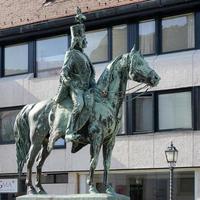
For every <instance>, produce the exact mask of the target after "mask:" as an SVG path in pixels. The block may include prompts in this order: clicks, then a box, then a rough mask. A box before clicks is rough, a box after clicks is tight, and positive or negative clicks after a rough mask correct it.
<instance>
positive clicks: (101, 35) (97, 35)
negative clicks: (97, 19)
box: [85, 29, 108, 62]
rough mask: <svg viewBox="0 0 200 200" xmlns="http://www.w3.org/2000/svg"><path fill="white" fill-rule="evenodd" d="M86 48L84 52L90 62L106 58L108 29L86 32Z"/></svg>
mask: <svg viewBox="0 0 200 200" xmlns="http://www.w3.org/2000/svg"><path fill="white" fill-rule="evenodd" d="M86 38H87V42H88V44H87V48H86V49H85V53H86V54H87V55H88V56H89V58H90V59H91V61H92V62H102V61H107V60H108V31H107V30H106V29H102V30H98V31H97V30H96V31H90V32H87V33H86Z"/></svg>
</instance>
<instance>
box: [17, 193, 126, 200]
mask: <svg viewBox="0 0 200 200" xmlns="http://www.w3.org/2000/svg"><path fill="white" fill-rule="evenodd" d="M16 199H17V200H40V199H41V200H71V199H73V200H130V198H129V197H127V196H124V195H120V194H117V195H108V194H74V195H24V196H20V197H17V198H16Z"/></svg>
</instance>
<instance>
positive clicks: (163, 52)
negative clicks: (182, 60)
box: [157, 11, 197, 54]
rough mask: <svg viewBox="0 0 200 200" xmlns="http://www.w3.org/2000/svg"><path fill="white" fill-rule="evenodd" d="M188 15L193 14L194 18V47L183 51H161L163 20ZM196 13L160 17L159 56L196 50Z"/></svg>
mask: <svg viewBox="0 0 200 200" xmlns="http://www.w3.org/2000/svg"><path fill="white" fill-rule="evenodd" d="M189 14H193V17H194V47H192V48H184V49H178V50H171V51H166V52H165V51H163V44H162V39H163V35H162V21H163V19H165V18H176V17H180V16H184V15H189ZM196 20H197V19H196V12H195V11H193V12H183V13H177V14H173V15H167V16H162V17H161V18H160V27H159V29H160V54H168V53H177V52H183V51H191V50H195V49H196V34H197V33H196V31H195V30H196V27H195V26H196V24H197V23H196ZM157 37H158V36H157Z"/></svg>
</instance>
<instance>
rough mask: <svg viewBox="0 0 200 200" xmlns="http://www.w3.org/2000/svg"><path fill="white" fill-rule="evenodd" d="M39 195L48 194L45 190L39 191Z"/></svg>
mask: <svg viewBox="0 0 200 200" xmlns="http://www.w3.org/2000/svg"><path fill="white" fill-rule="evenodd" d="M38 194H47V192H46V191H45V190H44V189H39V190H38Z"/></svg>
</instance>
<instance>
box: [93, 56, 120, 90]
mask: <svg viewBox="0 0 200 200" xmlns="http://www.w3.org/2000/svg"><path fill="white" fill-rule="evenodd" d="M122 57H123V55H120V56H118V57H116V58H115V59H114V60H113V61H112V62H111V63H110V64H108V66H107V67H106V68H105V70H104V71H103V73H102V74H101V76H100V77H99V79H98V81H97V87H98V88H99V89H101V90H104V89H107V87H108V85H109V83H110V82H111V81H112V75H113V70H116V67H118V65H117V64H118V62H119V61H120V60H121V59H122Z"/></svg>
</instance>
